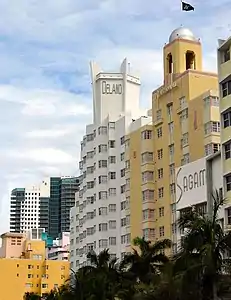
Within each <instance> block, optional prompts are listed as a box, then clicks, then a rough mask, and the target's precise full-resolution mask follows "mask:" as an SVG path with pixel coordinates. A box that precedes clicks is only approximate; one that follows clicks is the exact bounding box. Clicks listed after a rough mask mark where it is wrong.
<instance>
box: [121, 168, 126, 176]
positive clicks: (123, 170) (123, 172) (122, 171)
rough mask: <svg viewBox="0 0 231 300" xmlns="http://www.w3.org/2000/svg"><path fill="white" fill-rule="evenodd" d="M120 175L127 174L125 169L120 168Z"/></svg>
mask: <svg viewBox="0 0 231 300" xmlns="http://www.w3.org/2000/svg"><path fill="white" fill-rule="evenodd" d="M120 176H121V177H124V176H125V169H122V170H120Z"/></svg>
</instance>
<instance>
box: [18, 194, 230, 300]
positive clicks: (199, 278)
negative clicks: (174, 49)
mask: <svg viewBox="0 0 231 300" xmlns="http://www.w3.org/2000/svg"><path fill="white" fill-rule="evenodd" d="M224 203H225V201H224V199H222V198H220V195H219V193H218V192H217V191H215V192H214V195H213V203H212V204H213V205H212V213H211V214H210V215H201V214H200V213H199V212H198V211H197V210H196V208H195V207H191V208H190V209H189V210H188V211H187V212H186V213H184V214H182V215H181V217H180V219H179V224H178V225H179V227H180V229H181V231H183V232H184V238H183V240H182V243H181V248H180V249H178V252H177V254H176V255H174V256H172V257H167V256H166V255H165V254H164V253H165V250H166V249H168V248H170V247H171V241H170V240H161V241H157V242H156V243H154V244H152V243H151V242H149V241H146V240H145V239H144V238H139V237H137V238H135V239H134V241H133V244H134V246H135V247H134V249H132V253H130V254H127V255H126V256H125V257H124V258H123V259H122V261H120V262H119V261H118V260H117V259H112V258H111V257H110V253H109V250H108V249H105V250H103V251H102V252H100V253H99V254H98V255H97V254H96V253H95V252H91V253H89V254H88V255H87V258H88V260H89V261H90V264H89V266H86V267H82V268H80V269H79V270H78V271H77V272H72V274H71V276H70V279H69V280H68V282H66V284H65V285H64V286H62V287H60V288H59V289H57V290H54V291H51V292H50V293H49V294H48V295H47V296H46V297H45V299H44V300H185V299H187V300H218V299H220V298H221V299H223V297H225V299H231V297H230V296H231V277H230V273H231V268H230V267H231V260H230V259H228V255H227V254H230V253H231V252H230V251H231V234H230V233H229V232H228V233H225V232H224V231H223V229H222V227H221V223H220V220H219V210H220V208H221V207H222V206H223V205H224ZM33 297H34V298H33ZM36 297H37V298H36ZM218 297H219V298H218ZM38 299H40V297H39V296H37V295H35V294H29V293H27V294H25V297H24V300H38Z"/></svg>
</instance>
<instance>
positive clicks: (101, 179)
mask: <svg viewBox="0 0 231 300" xmlns="http://www.w3.org/2000/svg"><path fill="white" fill-rule="evenodd" d="M101 183H107V176H105V175H101V176H99V184H101Z"/></svg>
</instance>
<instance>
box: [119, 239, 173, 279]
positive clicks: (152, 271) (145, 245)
mask: <svg viewBox="0 0 231 300" xmlns="http://www.w3.org/2000/svg"><path fill="white" fill-rule="evenodd" d="M133 244H134V246H137V247H139V251H138V250H136V249H134V248H133V251H132V253H131V254H127V255H126V256H125V258H124V259H123V261H122V263H121V265H122V268H123V269H125V270H126V271H129V272H130V273H132V274H133V275H134V277H135V279H136V280H138V281H139V282H142V283H144V284H150V282H151V281H153V279H154V277H155V275H158V274H160V270H161V267H162V266H163V265H164V264H165V263H166V262H168V258H167V256H166V255H165V254H163V252H162V251H164V250H165V249H167V248H170V247H171V241H170V240H168V239H164V240H161V241H158V242H156V243H154V244H151V242H150V241H146V240H145V239H144V238H139V237H137V238H135V239H134V241H133ZM139 252H140V253H139Z"/></svg>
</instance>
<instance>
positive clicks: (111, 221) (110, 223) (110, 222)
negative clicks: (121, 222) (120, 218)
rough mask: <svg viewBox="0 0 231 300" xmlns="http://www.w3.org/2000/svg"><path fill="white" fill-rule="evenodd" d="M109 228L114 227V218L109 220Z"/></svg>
mask: <svg viewBox="0 0 231 300" xmlns="http://www.w3.org/2000/svg"><path fill="white" fill-rule="evenodd" d="M108 224H109V229H116V220H110V221H109V223H108Z"/></svg>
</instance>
